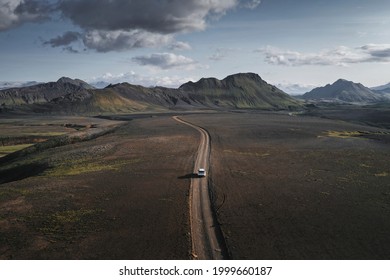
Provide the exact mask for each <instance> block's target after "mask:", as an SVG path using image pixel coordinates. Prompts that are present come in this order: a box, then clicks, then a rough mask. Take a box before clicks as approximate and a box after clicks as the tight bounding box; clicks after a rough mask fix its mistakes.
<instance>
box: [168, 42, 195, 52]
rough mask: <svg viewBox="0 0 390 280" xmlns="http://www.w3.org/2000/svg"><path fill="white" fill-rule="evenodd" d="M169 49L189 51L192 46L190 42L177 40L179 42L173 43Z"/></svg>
mask: <svg viewBox="0 0 390 280" xmlns="http://www.w3.org/2000/svg"><path fill="white" fill-rule="evenodd" d="M169 49H170V50H173V51H188V50H191V49H192V47H191V45H190V44H188V43H186V42H181V41H177V42H174V43H172V44H171V45H170V46H169Z"/></svg>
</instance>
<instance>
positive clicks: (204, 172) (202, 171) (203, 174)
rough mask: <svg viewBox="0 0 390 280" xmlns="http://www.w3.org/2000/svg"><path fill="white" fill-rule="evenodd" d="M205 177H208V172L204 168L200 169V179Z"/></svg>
mask: <svg viewBox="0 0 390 280" xmlns="http://www.w3.org/2000/svg"><path fill="white" fill-rule="evenodd" d="M205 176H206V170H204V168H199V170H198V177H205Z"/></svg>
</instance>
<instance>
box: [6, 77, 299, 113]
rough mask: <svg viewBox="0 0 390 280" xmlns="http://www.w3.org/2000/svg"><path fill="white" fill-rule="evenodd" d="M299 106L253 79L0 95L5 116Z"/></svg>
mask: <svg viewBox="0 0 390 280" xmlns="http://www.w3.org/2000/svg"><path fill="white" fill-rule="evenodd" d="M300 107H301V103H300V102H299V101H297V100H295V99H293V98H292V97H290V96H289V95H287V94H286V93H284V92H283V91H281V90H279V89H278V88H276V87H275V86H273V85H270V84H268V83H267V82H265V81H263V80H262V79H261V78H260V76H259V75H257V74H254V73H240V74H235V75H230V76H228V77H226V78H225V79H223V80H218V79H216V78H202V79H200V80H199V81H198V82H195V83H194V82H188V83H186V84H183V85H182V86H180V87H179V88H178V89H172V88H165V87H154V88H146V87H143V86H138V85H132V84H128V83H120V84H115V85H109V86H107V87H106V88H104V89H95V88H93V87H92V86H90V85H89V84H87V83H85V82H83V81H81V80H77V79H76V80H73V79H69V78H61V79H59V80H58V81H57V82H52V83H46V84H40V85H36V86H32V87H26V88H19V89H9V90H3V91H0V108H3V110H13V109H16V110H18V111H28V112H38V113H51V114H54V113H58V114H96V113H131V112H137V111H145V110H160V111H164V110H170V109H196V108H213V109H269V110H285V109H295V108H300Z"/></svg>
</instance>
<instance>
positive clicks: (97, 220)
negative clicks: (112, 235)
mask: <svg viewBox="0 0 390 280" xmlns="http://www.w3.org/2000/svg"><path fill="white" fill-rule="evenodd" d="M104 212H105V211H104V210H102V209H77V210H66V211H58V212H54V213H43V212H38V213H33V214H31V215H27V216H24V217H21V218H19V222H22V223H25V224H26V225H27V226H28V227H30V228H32V229H33V230H36V231H38V232H40V233H42V234H43V235H45V236H46V237H48V238H50V239H53V240H62V241H63V240H65V241H72V240H75V239H78V238H82V237H84V236H86V235H88V234H89V233H91V232H98V231H101V230H102V228H103V226H104V219H102V215H103V214H104Z"/></svg>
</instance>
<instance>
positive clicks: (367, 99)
mask: <svg viewBox="0 0 390 280" xmlns="http://www.w3.org/2000/svg"><path fill="white" fill-rule="evenodd" d="M302 98H304V99H310V100H322V101H338V102H348V103H374V102H380V101H383V96H381V95H380V94H378V93H376V92H374V91H372V90H371V89H369V88H367V87H365V86H363V85H362V84H359V83H354V82H351V81H347V80H343V79H340V80H337V81H336V82H335V83H334V84H332V85H329V84H328V85H326V86H325V87H319V88H315V89H313V90H312V91H310V92H307V93H305V94H304V95H303V96H302Z"/></svg>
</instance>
